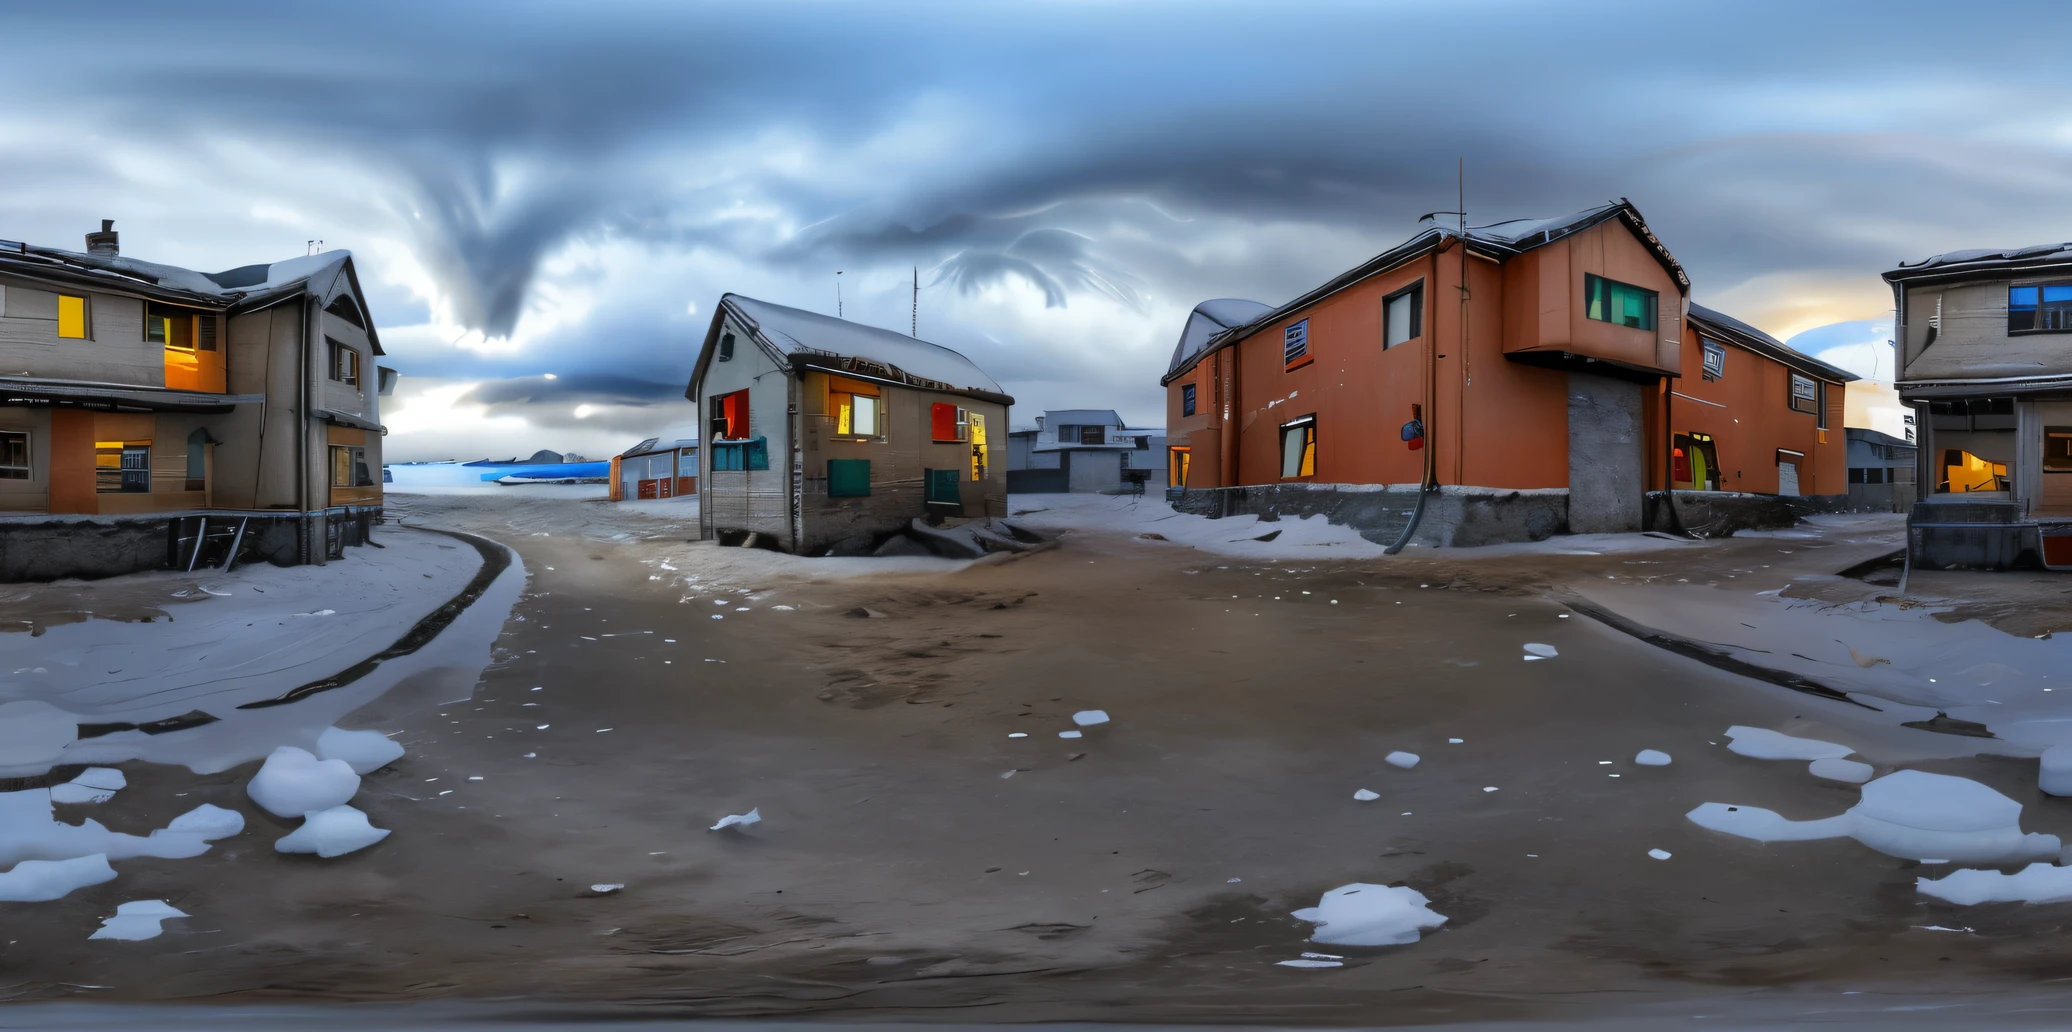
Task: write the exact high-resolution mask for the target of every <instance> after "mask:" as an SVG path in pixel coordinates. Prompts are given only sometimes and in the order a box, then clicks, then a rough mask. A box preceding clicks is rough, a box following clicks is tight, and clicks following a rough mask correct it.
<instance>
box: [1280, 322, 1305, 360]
mask: <svg viewBox="0 0 2072 1032" xmlns="http://www.w3.org/2000/svg"><path fill="white" fill-rule="evenodd" d="M1308 355H1309V320H1308V319H1304V320H1302V321H1301V322H1298V323H1296V324H1295V325H1293V326H1290V327H1288V329H1287V331H1286V332H1285V333H1283V334H1282V338H1281V359H1282V361H1283V362H1285V363H1286V364H1288V365H1294V364H1295V363H1296V362H1299V361H1301V360H1302V359H1304V358H1306V357H1308Z"/></svg>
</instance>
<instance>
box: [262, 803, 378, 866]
mask: <svg viewBox="0 0 2072 1032" xmlns="http://www.w3.org/2000/svg"><path fill="white" fill-rule="evenodd" d="M387 837H389V831H388V829H387V828H377V827H375V826H373V825H372V824H369V823H367V815H366V814H364V813H362V812H360V811H359V810H358V809H355V808H353V807H350V806H344V805H339V806H332V807H327V808H325V809H322V810H312V811H310V812H309V813H308V814H306V815H304V820H303V822H302V827H299V828H296V829H295V830H294V831H291V832H289V833H287V834H286V835H283V836H281V838H280V840H279V841H276V842H275V843H274V844H273V848H274V850H275V851H276V852H281V853H315V854H316V855H318V856H320V857H323V858H325V859H326V860H328V859H330V858H332V857H334V856H344V855H345V854H347V853H352V852H357V851H359V850H362V849H365V848H367V847H368V846H371V845H373V844H375V843H376V842H379V841H381V840H382V839H385V838H387Z"/></svg>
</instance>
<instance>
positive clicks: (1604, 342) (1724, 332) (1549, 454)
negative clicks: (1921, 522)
mask: <svg viewBox="0 0 2072 1032" xmlns="http://www.w3.org/2000/svg"><path fill="white" fill-rule="evenodd" d="M1689 295H1690V279H1689V277H1688V276H1687V275H1686V274H1685V272H1684V269H1683V267H1682V265H1680V264H1679V263H1678V262H1677V260H1676V258H1675V257H1674V256H1673V255H1671V254H1670V252H1669V250H1668V249H1667V248H1666V247H1664V246H1663V245H1662V242H1661V241H1660V240H1658V239H1657V238H1656V237H1655V235H1654V233H1653V232H1652V231H1651V230H1650V229H1649V228H1648V226H1647V223H1646V221H1645V220H1643V219H1642V218H1641V215H1640V212H1639V211H1638V210H1637V209H1635V208H1634V207H1633V205H1632V204H1631V203H1629V202H1626V201H1620V202H1618V203H1615V204H1607V205H1604V206H1602V207H1598V208H1593V209H1590V210H1588V211H1584V212H1580V213H1578V214H1575V215H1572V216H1569V217H1566V218H1561V219H1549V220H1541V221H1517V222H1508V223H1502V224H1499V225H1496V226H1486V227H1478V228H1472V229H1467V230H1464V231H1463V230H1457V229H1453V228H1449V227H1443V226H1438V225H1431V226H1428V227H1427V228H1425V229H1424V230H1423V231H1422V232H1420V233H1418V234H1417V235H1416V236H1414V237H1412V238H1411V239H1409V240H1408V241H1406V242H1404V243H1403V244H1401V245H1400V246H1398V247H1396V248H1394V249H1391V250H1389V251H1387V252H1385V253H1383V254H1381V255H1379V256H1377V257H1375V258H1373V259H1371V260H1369V261H1368V262H1366V263H1364V264H1362V265H1361V266H1359V267H1358V268H1355V269H1353V270H1351V271H1349V272H1347V273H1345V274H1343V275H1341V276H1339V277H1337V278H1335V279H1333V280H1332V281H1330V282H1329V283H1326V284H1324V285H1323V286H1320V287H1318V288H1316V289H1315V290H1312V291H1309V292H1308V293H1305V294H1303V295H1302V296H1300V297H1297V298H1296V299H1294V300H1293V301H1290V302H1288V303H1287V304H1284V305H1281V306H1279V307H1277V308H1268V307H1266V306H1262V305H1255V304H1254V303H1251V302H1243V301H1236V300H1229V299H1226V300H1220V301H1212V302H1207V303H1204V304H1203V305H1202V306H1201V307H1199V308H1197V309H1196V311H1195V313H1194V314H1193V315H1192V316H1191V317H1190V319H1189V321H1188V324H1187V327H1186V329H1185V330H1184V331H1183V333H1182V337H1181V340H1180V344H1179V346H1178V348H1177V349H1176V350H1175V353H1174V356H1173V361H1172V364H1171V366H1170V369H1169V371H1168V372H1167V374H1166V376H1165V377H1164V378H1163V381H1162V382H1163V383H1164V384H1165V386H1166V388H1167V406H1168V408H1167V417H1166V418H1167V427H1168V437H1169V444H1170V446H1171V448H1172V455H1171V457H1170V462H1169V468H1170V469H1171V470H1172V474H1171V476H1172V478H1173V486H1174V487H1175V488H1178V489H1179V490H1178V491H1177V492H1176V495H1177V496H1178V500H1177V501H1176V504H1178V505H1180V506H1181V507H1182V508H1186V509H1188V510H1189V511H1196V512H1205V513H1210V514H1215V515H1222V514H1231V513H1237V512H1262V513H1264V512H1275V513H1279V512H1289V513H1306V512H1324V513H1327V514H1330V515H1332V516H1333V517H1334V518H1338V519H1342V520H1343V521H1345V522H1348V523H1351V524H1352V525H1354V526H1358V527H1360V528H1361V529H1362V531H1363V532H1364V533H1366V534H1367V535H1368V536H1369V537H1370V538H1372V539H1374V540H1377V541H1394V540H1397V539H1398V538H1402V539H1404V540H1407V539H1408V536H1407V534H1406V533H1405V531H1406V528H1408V527H1409V526H1410V525H1411V524H1412V523H1413V522H1414V523H1415V524H1416V527H1415V536H1416V538H1417V539H1418V540H1420V541H1423V542H1426V543H1430V544H1438V545H1468V544H1479V543H1484V542H1489V541H1501V540H1519V539H1539V538H1544V537H1546V536H1548V535H1550V534H1553V533H1558V532H1563V531H1571V532H1577V533H1584V532H1612V531H1637V530H1641V529H1644V528H1645V527H1647V526H1648V525H1649V524H1650V523H1651V522H1653V520H1651V519H1650V505H1649V500H1648V495H1649V492H1650V491H1660V490H1662V489H1663V488H1665V487H1669V486H1682V485H1673V484H1672V478H1673V477H1676V476H1678V475H1679V472H1680V467H1676V466H1675V465H1674V463H1673V462H1672V459H1673V458H1674V456H1673V455H1672V454H1671V452H1672V450H1673V449H1672V446H1671V439H1672V438H1673V437H1674V436H1676V435H1677V434H1679V433H1681V434H1682V435H1684V436H1685V437H1687V438H1690V441H1689V442H1688V443H1689V444H1690V445H1692V447H1687V448H1686V457H1687V458H1688V457H1690V455H1692V454H1695V453H1696V451H1697V450H1698V449H1696V448H1695V446H1696V445H1698V444H1701V443H1702V444H1705V445H1707V446H1708V447H1709V448H1710V451H1708V452H1706V454H1707V455H1708V456H1712V455H1719V453H1720V449H1721V447H1722V444H1721V440H1722V438H1721V434H1720V433H1719V432H1717V431H1716V430H1715V429H1713V427H1715V425H1716V424H1717V420H1716V419H1715V418H1714V414H1713V413H1712V412H1711V411H1710V409H1709V408H1707V406H1711V405H1725V406H1731V407H1732V409H1733V412H1732V414H1730V415H1728V416H1727V417H1726V418H1728V419H1730V420H1731V419H1739V420H1740V422H1739V423H1736V424H1731V425H1732V426H1733V427H1734V429H1733V430H1732V431H1731V433H1732V435H1733V443H1732V445H1731V446H1730V447H1729V448H1728V450H1727V452H1726V453H1725V454H1724V455H1723V456H1721V457H1719V458H1717V459H1715V460H1712V462H1713V464H1712V465H1708V466H1707V467H1706V472H1707V473H1708V475H1710V474H1711V473H1712V472H1713V471H1714V470H1715V469H1717V470H1722V471H1723V470H1726V469H1728V464H1729V463H1731V462H1734V461H1740V462H1741V465H1739V466H1735V467H1733V469H1734V470H1735V471H1736V474H1735V475H1734V476H1733V477H1731V478H1723V479H1722V480H1721V481H1720V482H1719V485H1718V486H1720V487H1721V488H1723V489H1727V490H1753V491H1762V492H1765V493H1774V492H1776V491H1777V490H1778V486H1777V481H1778V478H1779V476H1780V474H1779V471H1778V469H1777V467H1775V466H1772V467H1770V469H1769V471H1768V473H1767V475H1765V474H1763V472H1762V470H1761V469H1760V468H1757V469H1755V470H1754V471H1751V469H1750V466H1751V465H1752V461H1751V460H1748V459H1746V458H1745V457H1744V451H1745V452H1746V454H1748V455H1755V454H1762V453H1766V450H1767V452H1776V451H1779V450H1783V451H1789V452H1793V453H1797V454H1802V455H1803V456H1805V458H1804V461H1803V463H1802V464H1800V465H1797V466H1795V467H1794V471H1795V472H1800V471H1802V472H1800V475H1801V477H1802V481H1801V485H1800V486H1801V490H1802V491H1805V490H1809V489H1814V490H1818V489H1826V490H1830V491H1831V492H1832V493H1835V494H1842V493H1844V492H1845V491H1846V486H1845V485H1844V483H1843V479H1844V476H1845V474H1844V473H1843V472H1842V466H1841V462H1842V445H1841V434H1840V427H1839V423H1837V425H1836V426H1835V427H1834V428H1833V432H1832V435H1831V436H1832V439H1833V445H1832V447H1831V452H1830V450H1824V449H1829V446H1828V445H1826V444H1824V443H1822V442H1820V441H1819V440H1818V439H1817V436H1818V435H1817V434H1814V435H1811V436H1809V435H1808V434H1805V433H1800V432H1798V431H1799V430H1800V429H1801V428H1799V427H1798V426H1797V422H1795V421H1792V420H1790V419H1787V418H1785V417H1786V416H1788V415H1801V413H1796V412H1794V410H1793V409H1792V408H1791V407H1790V400H1791V397H1792V395H1791V393H1790V392H1791V389H1792V385H1793V384H1794V383H1795V382H1796V381H1793V380H1791V379H1789V377H1790V376H1791V375H1794V374H1796V375H1799V376H1802V377H1803V376H1810V375H1811V374H1810V373H1809V372H1808V371H1807V370H1809V369H1811V368H1812V366H1817V365H1818V363H1812V360H1810V359H1806V360H1804V362H1805V363H1811V365H1801V366H1799V367H1787V366H1786V365H1785V357H1784V355H1783V354H1781V353H1783V352H1789V349H1788V348H1785V347H1784V346H1783V345H1782V344H1777V343H1776V342H1775V341H1774V340H1772V339H1770V338H1767V337H1764V336H1762V335H1761V334H1760V332H1759V331H1754V330H1753V329H1752V328H1749V327H1745V326H1742V325H1741V324H1739V323H1735V322H1734V321H1733V320H1730V319H1726V318H1725V317H1715V318H1714V320H1713V321H1711V322H1702V321H1694V320H1692V319H1691V318H1689V314H1690V305H1689ZM1701 320H1702V317H1701ZM1708 340H1709V341H1713V342H1714V343H1715V344H1718V343H1722V342H1723V343H1724V344H1725V345H1726V346H1728V347H1730V348H1732V349H1733V350H1735V351H1736V352H1738V353H1740V354H1742V355H1744V356H1746V357H1743V358H1741V359H1740V360H1739V361H1738V362H1737V361H1733V360H1731V359H1730V360H1729V363H1728V365H1729V366H1730V367H1733V366H1747V367H1749V368H1748V369H1746V370H1743V372H1742V373H1741V375H1740V376H1734V375H1732V371H1731V368H1730V371H1729V375H1728V376H1726V377H1722V378H1719V379H1718V380H1716V381H1706V384H1707V386H1704V387H1701V388H1697V389H1695V390H1693V391H1685V392H1683V393H1684V394H1686V395H1689V396H1690V397H1691V398H1692V399H1693V400H1689V401H1682V402H1681V404H1682V407H1681V408H1679V407H1678V406H1679V399H1678V398H1677V397H1676V393H1677V391H1676V389H1675V385H1676V384H1678V383H1680V382H1682V381H1683V380H1684V379H1686V378H1688V377H1689V375H1690V374H1691V373H1692V372H1693V371H1695V370H1696V369H1697V367H1698V366H1697V364H1698V363H1699V362H1701V361H1702V360H1703V358H1704V355H1705V352H1706V349H1707V347H1708V346H1709V345H1708V344H1707V343H1706V341H1708ZM1771 345H1774V350H1775V351H1776V352H1779V353H1780V354H1770V353H1766V352H1767V351H1769V350H1770V348H1771ZM1757 346H1760V348H1761V349H1763V352H1765V353H1759V352H1758V351H1757V350H1752V348H1755V347H1757ZM1761 363H1769V365H1774V366H1776V367H1777V369H1778V370H1780V372H1779V373H1778V374H1777V376H1776V377H1773V376H1772V374H1771V373H1770V372H1768V371H1767V370H1768V368H1769V366H1761V368H1762V369H1763V370H1764V371H1763V372H1757V371H1756V370H1757V368H1758V366H1760V365H1761ZM1823 368H1824V370H1825V375H1827V376H1829V377H1832V378H1831V379H1826V380H1821V381H1819V382H1823V383H1828V384H1832V383H1835V382H1839V379H1847V378H1848V374H1846V373H1842V372H1841V371H1839V370H1834V369H1832V368H1831V367H1823ZM1779 377H1781V378H1779ZM1772 378H1779V379H1778V385H1777V387H1776V390H1775V391H1769V390H1768V388H1767V387H1759V386H1757V385H1758V384H1759V383H1767V382H1768V380H1769V379H1772ZM1816 379H1818V378H1817V377H1816ZM1744 386H1746V388H1747V392H1746V393H1745V394H1744V393H1743V389H1744ZM1825 393H1826V388H1821V387H1816V388H1815V389H1814V394H1815V395H1816V400H1817V398H1818V397H1819V396H1823V395H1824V394H1825ZM1715 395H1716V396H1717V397H1715ZM1831 406H1832V409H1833V412H1834V414H1835V417H1836V418H1837V419H1838V418H1839V413H1840V393H1839V392H1838V391H1837V392H1834V395H1833V400H1832V402H1831ZM1689 409H1703V412H1702V418H1701V416H1700V415H1694V414H1693V413H1691V412H1690V411H1687V410H1689ZM1721 411H1726V410H1725V409H1722V410H1721ZM1694 420H1695V421H1694ZM1744 427H1745V428H1746V429H1745V430H1744V429H1743V428H1744ZM1806 429H1814V428H1811V427H1809V428H1806ZM1693 435H1700V436H1703V437H1705V438H1706V440H1705V441H1702V442H1701V441H1699V440H1698V439H1697V437H1696V436H1693ZM1829 466H1832V467H1833V470H1832V477H1831V481H1830V478H1829V475H1828V473H1829V470H1828V467H1829ZM1681 475H1682V476H1684V477H1689V476H1690V475H1692V474H1691V473H1690V471H1688V470H1681ZM1765 476H1766V477H1767V478H1765ZM1705 482H1706V483H1707V484H1711V483H1712V481H1710V480H1707V481H1705ZM1686 483H1688V481H1686ZM1830 483H1831V487H1830V486H1829V485H1830ZM1413 513H1415V514H1416V515H1414V516H1413Z"/></svg>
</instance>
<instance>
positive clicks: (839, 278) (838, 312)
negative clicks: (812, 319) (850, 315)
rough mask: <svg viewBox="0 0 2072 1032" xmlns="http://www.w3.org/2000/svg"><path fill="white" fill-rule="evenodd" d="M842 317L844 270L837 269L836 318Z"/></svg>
mask: <svg viewBox="0 0 2072 1032" xmlns="http://www.w3.org/2000/svg"><path fill="white" fill-rule="evenodd" d="M841 317H842V270H840V269H836V270H835V318H837V319H840V318H841Z"/></svg>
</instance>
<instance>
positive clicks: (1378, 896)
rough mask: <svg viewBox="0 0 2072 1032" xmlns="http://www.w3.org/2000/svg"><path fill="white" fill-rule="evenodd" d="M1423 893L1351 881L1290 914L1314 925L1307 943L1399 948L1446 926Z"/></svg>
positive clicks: (1408, 888) (1411, 889)
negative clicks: (1314, 927) (1424, 932)
mask: <svg viewBox="0 0 2072 1032" xmlns="http://www.w3.org/2000/svg"><path fill="white" fill-rule="evenodd" d="M1431 902H1432V901H1431V900H1429V899H1426V898H1425V895H1424V893H1422V892H1419V891H1417V890H1416V889H1413V888H1410V887H1408V886H1401V885H1398V886H1388V885H1369V884H1367V883H1365V882H1354V883H1352V884H1351V885H1340V886H1339V887H1337V888H1335V889H1332V890H1331V891H1329V892H1326V893H1324V897H1323V899H1321V900H1319V901H1318V902H1317V905H1316V906H1313V907H1304V908H1303V909H1301V910H1297V911H1295V913H1294V914H1293V915H1292V916H1293V917H1294V918H1295V920H1297V921H1308V922H1311V923H1313V924H1315V925H1316V926H1317V930H1316V933H1315V934H1314V935H1311V936H1310V941H1312V942H1321V943H1325V944H1328V945H1332V946H1401V945H1404V944H1407V943H1413V942H1416V941H1417V940H1418V938H1419V934H1420V931H1421V930H1422V929H1426V928H1437V927H1439V926H1440V925H1442V924H1445V923H1446V918H1445V916H1444V915H1442V914H1437V913H1434V912H1433V911H1432V910H1431V908H1430V905H1429V904H1430V903H1431Z"/></svg>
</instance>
